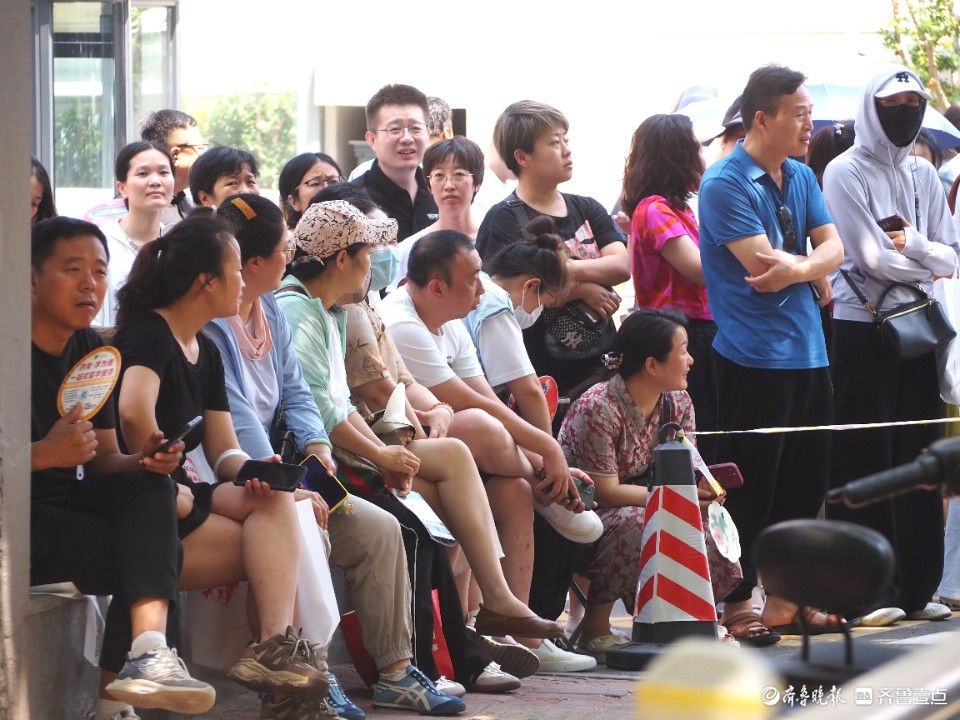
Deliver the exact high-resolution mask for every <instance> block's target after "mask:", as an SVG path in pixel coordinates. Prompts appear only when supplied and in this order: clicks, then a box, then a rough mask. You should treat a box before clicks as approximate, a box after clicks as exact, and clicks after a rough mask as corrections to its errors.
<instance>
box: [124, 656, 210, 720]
mask: <svg viewBox="0 0 960 720" xmlns="http://www.w3.org/2000/svg"><path fill="white" fill-rule="evenodd" d="M107 692H108V693H110V695H111V696H112V697H114V698H115V699H117V700H120V701H121V702H125V703H129V704H130V705H133V706H134V707H138V708H148V709H150V708H157V709H161V710H169V711H171V712H175V713H183V714H185V715H198V714H199V713H203V712H206V711H207V710H209V709H210V708H212V707H213V704H214V703H215V702H216V700H217V692H216V690H214V689H213V688H212V687H211V686H210V685H208V684H207V683H205V682H201V681H200V680H194V679H193V678H192V677H190V673H189V672H187V666H186V665H184V664H183V660H181V659H180V658H179V657H178V656H177V651H176V650H172V649H170V648H168V647H166V646H160V647H158V648H155V649H154V650H150V651H149V652H145V653H144V654H143V655H141V656H140V657H136V658H132V657H130V656H129V655H128V656H127V662H126V663H124V666H123V669H122V670H120V674H119V675H118V676H117V678H116V680H114V681H113V682H112V683H110V684H109V685H107Z"/></svg>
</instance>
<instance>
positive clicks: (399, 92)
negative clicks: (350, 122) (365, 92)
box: [367, 84, 430, 130]
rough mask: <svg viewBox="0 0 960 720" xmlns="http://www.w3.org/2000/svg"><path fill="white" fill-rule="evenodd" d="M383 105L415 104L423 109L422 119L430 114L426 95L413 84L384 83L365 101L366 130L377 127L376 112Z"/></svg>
mask: <svg viewBox="0 0 960 720" xmlns="http://www.w3.org/2000/svg"><path fill="white" fill-rule="evenodd" d="M384 105H417V106H418V107H419V108H420V109H422V110H423V119H424V121H426V119H427V117H428V116H429V115H430V108H429V106H428V105H427V96H426V95H424V94H423V93H422V92H420V91H419V90H417V89H416V88H415V87H413V85H399V84H396V85H384V86H383V87H382V88H380V89H379V90H377V91H376V92H375V93H374V94H373V97H371V98H370V100H368V101H367V130H378V129H379V128H376V127H374V125H375V124H376V121H377V113H379V112H380V108H382V107H383V106H384Z"/></svg>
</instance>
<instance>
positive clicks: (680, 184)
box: [621, 114, 703, 215]
mask: <svg viewBox="0 0 960 720" xmlns="http://www.w3.org/2000/svg"><path fill="white" fill-rule="evenodd" d="M702 174H703V159H702V158H701V157H700V143H699V141H698V140H697V137H696V135H694V134H693V123H692V122H691V120H690V118H688V117H687V116H686V115H679V114H671V115H651V116H650V117H648V118H647V119H646V120H644V121H643V122H642V123H640V127H638V128H637V129H636V130H635V131H634V133H633V141H632V143H631V145H630V154H629V155H628V156H627V161H626V163H625V165H624V168H623V195H622V196H621V202H622V204H623V211H624V212H625V213H627V214H628V215H632V214H633V210H634V208H635V207H636V206H637V205H638V204H639V203H640V201H641V200H643V199H644V198H645V197H648V196H650V195H661V196H663V197H665V198H666V199H667V202H668V203H670V205H672V206H673V207H675V208H676V209H678V210H682V209H683V208H684V207H686V205H687V198H689V197H690V194H691V193H692V192H694V190H695V189H696V187H697V185H698V184H699V182H700V176H701V175H702Z"/></svg>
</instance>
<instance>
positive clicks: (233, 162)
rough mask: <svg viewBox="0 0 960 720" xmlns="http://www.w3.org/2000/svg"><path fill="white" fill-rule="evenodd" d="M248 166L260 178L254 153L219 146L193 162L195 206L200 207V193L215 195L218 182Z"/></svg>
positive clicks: (191, 169) (191, 172)
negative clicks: (214, 188) (214, 191)
mask: <svg viewBox="0 0 960 720" xmlns="http://www.w3.org/2000/svg"><path fill="white" fill-rule="evenodd" d="M244 165H247V166H248V167H249V168H250V172H252V173H253V175H254V177H260V166H259V165H258V164H257V159H256V158H255V157H254V156H253V154H252V153H250V152H247V151H246V150H241V149H240V148H232V147H227V146H226V145H218V146H217V147H214V148H210V149H209V150H207V151H206V152H205V153H204V154H203V155H201V156H200V157H198V158H197V159H196V160H194V161H193V167H191V168H190V194H191V195H192V196H193V202H194V204H195V205H200V204H201V202H200V192H201V191H203V192H205V193H207V195H212V194H213V186H214V185H215V184H216V182H217V180H218V179H220V178H222V177H224V176H227V175H234V174H236V173H238V172H240V171H241V170H242V169H243V166H244Z"/></svg>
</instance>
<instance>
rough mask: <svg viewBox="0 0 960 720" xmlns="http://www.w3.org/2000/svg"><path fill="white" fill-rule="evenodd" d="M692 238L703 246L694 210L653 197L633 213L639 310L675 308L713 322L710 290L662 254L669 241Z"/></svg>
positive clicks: (632, 253)
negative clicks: (708, 302) (681, 270)
mask: <svg viewBox="0 0 960 720" xmlns="http://www.w3.org/2000/svg"><path fill="white" fill-rule="evenodd" d="M681 235H686V236H688V237H689V238H690V239H691V240H693V242H694V244H696V245H697V247H700V229H699V227H697V220H696V218H695V217H694V216H693V211H692V210H691V209H690V208H689V207H687V208H686V209H684V210H682V211H680V210H677V209H675V208H674V207H673V206H671V205H670V204H669V203H668V202H667V200H666V198H664V197H662V196H660V195H651V196H649V197H646V198H644V199H643V200H642V201H641V202H640V203H639V204H638V205H637V207H636V208H634V211H633V218H632V219H631V221H630V274H631V275H632V276H633V289H634V292H635V293H636V297H637V307H648V308H674V309H676V310H679V311H680V312H682V313H683V314H684V315H686V316H687V317H690V318H696V319H699V320H713V315H711V314H710V308H709V307H708V306H707V289H706V288H703V287H699V286H698V285H695V284H694V283H692V282H690V281H689V280H687V278H685V277H684V276H683V275H682V274H681V273H680V272H679V271H678V270H677V269H676V268H674V267H673V265H671V264H670V263H668V262H667V261H666V260H664V258H663V256H662V255H661V253H662V252H663V247H664V246H665V245H666V244H667V242H668V241H669V240H672V239H673V238H675V237H680V236H681Z"/></svg>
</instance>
